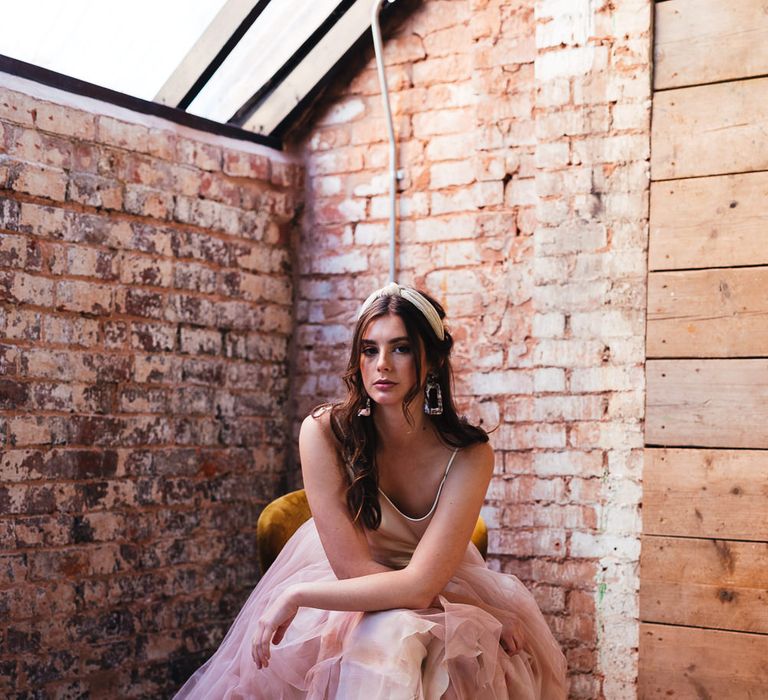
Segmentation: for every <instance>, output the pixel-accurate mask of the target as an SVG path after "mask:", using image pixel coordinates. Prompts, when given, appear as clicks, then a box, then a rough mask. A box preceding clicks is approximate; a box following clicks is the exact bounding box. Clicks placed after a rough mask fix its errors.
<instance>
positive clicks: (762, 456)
mask: <svg viewBox="0 0 768 700" xmlns="http://www.w3.org/2000/svg"><path fill="white" fill-rule="evenodd" d="M643 533H644V534H648V535H678V536H681V535H682V536H690V537H716V538H723V539H739V540H756V541H768V452H763V451H761V450H697V449H676V448H671V449H667V448H648V449H646V450H645V464H644V469H643Z"/></svg>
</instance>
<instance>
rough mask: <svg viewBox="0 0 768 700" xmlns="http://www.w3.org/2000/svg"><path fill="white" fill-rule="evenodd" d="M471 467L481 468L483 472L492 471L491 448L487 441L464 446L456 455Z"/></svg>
mask: <svg viewBox="0 0 768 700" xmlns="http://www.w3.org/2000/svg"><path fill="white" fill-rule="evenodd" d="M459 456H460V458H461V461H462V462H463V463H464V464H465V465H467V466H468V467H470V468H471V469H481V470H483V471H485V472H489V474H490V472H492V471H493V462H494V459H493V448H492V447H491V445H490V443H488V442H475V443H473V444H472V445H468V446H467V447H464V448H463V449H462V450H461V451H460V452H459V455H457V457H459Z"/></svg>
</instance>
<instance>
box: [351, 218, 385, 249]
mask: <svg viewBox="0 0 768 700" xmlns="http://www.w3.org/2000/svg"><path fill="white" fill-rule="evenodd" d="M388 240H389V229H388V226H387V225H386V224H365V223H360V224H357V225H356V226H355V245H381V244H383V243H386V242H387V241H388Z"/></svg>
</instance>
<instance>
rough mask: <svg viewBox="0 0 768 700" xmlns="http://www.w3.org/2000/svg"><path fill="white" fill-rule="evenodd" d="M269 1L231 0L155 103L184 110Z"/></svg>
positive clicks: (188, 54)
mask: <svg viewBox="0 0 768 700" xmlns="http://www.w3.org/2000/svg"><path fill="white" fill-rule="evenodd" d="M268 2H269V0H258V1H257V2H254V0H227V2H226V3H225V5H224V6H223V7H222V8H221V10H219V12H218V14H217V15H216V16H215V17H214V18H213V21H212V22H211V23H210V24H209V25H208V27H207V28H206V30H205V32H203V34H202V35H201V36H200V38H199V39H198V40H197V41H196V42H195V44H194V46H192V48H191V49H190V50H189V52H188V53H187V55H186V56H185V57H184V59H183V60H182V61H181V63H180V64H179V65H178V66H177V68H176V70H175V71H173V73H172V74H171V76H170V77H169V78H168V80H166V81H165V84H164V85H163V87H161V88H160V91H159V92H158V93H157V95H155V98H154V101H155V102H159V103H160V104H164V105H169V106H171V107H180V108H182V109H184V108H185V107H186V106H187V105H188V104H189V103H190V102H191V101H192V99H194V97H195V95H196V94H197V92H199V90H200V89H201V88H202V87H203V86H204V85H205V83H206V82H207V81H208V78H209V77H210V76H211V75H212V74H213V73H214V72H215V71H216V69H217V68H218V66H219V65H220V64H221V63H222V62H223V60H224V59H225V58H226V57H227V55H229V53H230V51H231V50H232V49H233V48H234V47H235V46H236V45H237V42H238V41H239V40H240V38H241V37H242V35H243V34H245V32H246V31H247V30H248V27H250V26H251V24H253V22H254V21H255V20H256V18H257V17H258V16H259V15H260V14H261V12H262V11H263V9H264V8H265V7H266V6H267V4H268Z"/></svg>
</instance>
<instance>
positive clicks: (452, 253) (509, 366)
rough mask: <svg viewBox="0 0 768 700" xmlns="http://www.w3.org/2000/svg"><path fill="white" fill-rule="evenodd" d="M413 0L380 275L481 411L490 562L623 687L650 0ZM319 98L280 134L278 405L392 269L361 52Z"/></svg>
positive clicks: (393, 58) (574, 664)
mask: <svg viewBox="0 0 768 700" xmlns="http://www.w3.org/2000/svg"><path fill="white" fill-rule="evenodd" d="M413 5H415V6H416V9H415V11H414V12H413V13H412V14H411V16H410V17H409V18H408V19H406V20H404V21H402V22H401V23H400V24H399V25H398V26H397V27H396V28H395V29H394V30H393V31H391V32H390V33H389V37H388V39H387V42H386V46H385V59H386V63H387V66H388V76H389V86H390V89H391V91H392V104H393V109H394V113H395V130H396V132H397V136H398V141H399V147H398V151H399V159H400V167H401V168H402V169H403V170H404V172H405V178H404V180H403V181H402V183H401V190H402V192H401V194H400V212H401V217H402V218H401V221H400V226H399V240H400V249H399V256H398V260H399V263H398V266H399V271H400V272H399V279H400V281H402V282H407V283H413V284H415V285H417V286H421V287H424V288H425V289H427V290H428V291H430V292H431V293H433V294H435V295H436V296H437V297H438V298H440V299H441V300H443V301H444V302H445V305H446V307H447V311H448V315H449V318H450V321H451V327H452V330H453V331H454V332H455V335H456V337H457V346H458V351H457V354H456V357H455V366H456V370H457V380H458V381H457V389H458V392H457V393H458V398H459V402H460V404H461V406H462V407H463V408H464V410H465V411H466V412H467V414H468V415H469V416H470V417H471V418H472V419H474V420H475V421H478V422H481V423H482V424H483V425H484V426H485V427H488V428H491V427H493V426H496V425H497V424H498V429H497V430H496V431H495V432H494V433H493V435H492V438H491V440H492V443H493V445H494V446H495V448H496V454H497V468H496V474H495V476H494V479H493V481H492V484H491V488H490V490H489V493H488V500H487V503H486V506H485V508H484V510H483V514H484V516H485V518H486V521H487V523H488V524H489V525H490V527H491V532H490V561H489V563H490V565H491V566H493V567H494V568H497V569H499V570H502V571H507V572H512V573H515V574H517V575H518V576H520V577H521V578H522V579H523V580H524V581H525V582H526V583H527V584H528V585H529V586H530V588H531V590H532V591H533V593H534V595H535V596H536V598H537V600H538V601H539V604H540V606H541V608H542V610H543V611H544V613H545V616H546V617H547V619H548V621H549V623H550V625H551V627H552V629H553V630H554V631H555V633H556V636H557V637H558V639H559V640H560V642H561V643H562V645H563V647H564V649H565V650H566V654H567V657H568V662H569V671H570V676H571V696H572V697H574V698H601V697H606V698H611V699H612V700H613V699H617V698H633V697H635V695H636V690H635V678H636V672H637V629H638V628H637V585H638V582H637V561H638V556H639V532H640V519H639V502H640V469H641V462H642V452H641V450H642V420H643V416H644V406H643V396H644V378H643V362H644V353H643V346H644V308H645V289H646V281H645V270H646V263H645V250H646V241H647V223H648V222H647V220H648V212H647V198H648V182H649V180H648V178H649V175H648V162H647V161H648V155H649V154H648V149H649V111H650V102H649V97H650V45H651V37H650V17H651V15H650V13H651V3H650V2H649V0H628V1H627V2H623V1H622V2H620V3H607V2H606V3H590V2H587V1H586V0H583V1H582V0H579V1H577V2H572V1H571V0H567V1H566V0H535V1H534V0H450V1H446V0H429V1H428V2H423V3H414V4H413ZM320 114H321V116H320V118H319V120H318V121H316V122H315V123H314V125H313V126H312V128H311V130H309V131H308V132H306V133H303V134H302V135H301V140H300V141H299V140H298V139H297V146H298V147H299V148H301V149H302V150H303V152H304V154H305V157H306V163H307V169H308V173H309V178H308V187H307V195H306V200H307V208H306V212H305V219H304V225H303V232H302V236H301V241H300V246H299V261H298V271H297V272H298V280H297V329H296V333H297V342H296V355H295V358H294V359H295V362H294V369H293V373H294V376H295V386H296V401H297V412H296V413H297V419H298V418H300V417H301V416H302V415H303V414H304V413H306V412H307V411H308V410H309V409H310V408H311V407H312V406H313V405H315V404H316V403H318V402H319V401H321V400H326V399H333V398H336V397H338V396H339V394H340V392H341V382H340V380H339V378H338V377H339V374H340V372H341V370H342V368H343V365H344V362H345V360H346V352H345V351H346V347H347V343H348V340H349V338H350V335H351V328H352V323H353V320H354V314H355V312H356V309H357V307H358V304H359V302H360V300H361V299H363V298H364V297H365V296H366V295H367V294H368V293H369V292H370V291H371V290H372V289H374V288H375V287H377V286H380V285H382V284H384V283H385V282H386V281H387V276H388V272H387V271H388V251H387V216H388V213H387V178H386V168H387V145H386V140H385V139H386V131H385V124H384V119H383V109H382V106H381V98H380V94H379V87H378V82H377V78H376V73H375V63H374V61H373V58H372V52H369V53H368V54H367V55H366V56H364V57H361V61H360V63H359V65H358V66H357V67H355V69H354V71H350V72H349V73H348V74H347V75H345V76H342V77H341V78H340V79H339V80H338V82H337V84H336V85H335V86H334V88H333V89H332V90H331V91H330V93H329V94H328V95H327V96H326V97H325V98H324V101H323V103H322V104H321V105H320ZM294 430H295V426H294Z"/></svg>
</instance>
